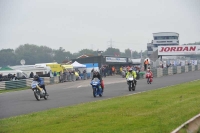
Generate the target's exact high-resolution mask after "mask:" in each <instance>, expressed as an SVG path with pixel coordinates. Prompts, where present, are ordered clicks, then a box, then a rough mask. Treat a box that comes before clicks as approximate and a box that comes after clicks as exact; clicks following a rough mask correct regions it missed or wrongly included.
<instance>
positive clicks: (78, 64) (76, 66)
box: [71, 61, 86, 68]
mask: <svg viewBox="0 0 200 133" xmlns="http://www.w3.org/2000/svg"><path fill="white" fill-rule="evenodd" d="M71 65H72V66H73V67H74V68H85V67H86V65H83V64H80V63H78V62H77V61H74V63H72V64H71Z"/></svg>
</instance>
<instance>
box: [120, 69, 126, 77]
mask: <svg viewBox="0 0 200 133" xmlns="http://www.w3.org/2000/svg"><path fill="white" fill-rule="evenodd" d="M121 74H122V78H125V77H126V71H125V70H122V72H121Z"/></svg>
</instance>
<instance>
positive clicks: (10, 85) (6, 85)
mask: <svg viewBox="0 0 200 133" xmlns="http://www.w3.org/2000/svg"><path fill="white" fill-rule="evenodd" d="M42 79H43V80H44V83H45V84H54V83H59V77H53V78H50V77H42ZM32 81H33V79H32V78H29V79H21V80H15V81H1V82H0V89H3V90H5V89H16V88H24V87H27V86H31V83H32Z"/></svg>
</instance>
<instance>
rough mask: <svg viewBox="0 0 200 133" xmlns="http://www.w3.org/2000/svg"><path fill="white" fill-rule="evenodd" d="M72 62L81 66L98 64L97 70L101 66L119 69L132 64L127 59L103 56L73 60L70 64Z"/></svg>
mask: <svg viewBox="0 0 200 133" xmlns="http://www.w3.org/2000/svg"><path fill="white" fill-rule="evenodd" d="M74 61H77V62H79V63H82V64H85V63H93V64H94V63H98V67H99V68H100V67H101V66H103V65H108V66H115V67H116V68H119V67H120V66H126V65H131V64H132V61H131V59H130V58H127V57H114V56H103V55H100V56H89V57H85V58H78V59H73V60H72V62H74Z"/></svg>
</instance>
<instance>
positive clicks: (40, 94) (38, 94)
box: [31, 81, 48, 101]
mask: <svg viewBox="0 0 200 133" xmlns="http://www.w3.org/2000/svg"><path fill="white" fill-rule="evenodd" d="M31 88H32V90H33V91H34V96H35V98H36V99H37V100H38V101H40V99H41V98H44V99H45V100H47V98H48V96H47V95H46V94H45V91H44V89H43V88H41V87H40V86H39V83H38V82H37V81H33V82H32V83H31Z"/></svg>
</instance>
